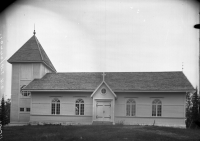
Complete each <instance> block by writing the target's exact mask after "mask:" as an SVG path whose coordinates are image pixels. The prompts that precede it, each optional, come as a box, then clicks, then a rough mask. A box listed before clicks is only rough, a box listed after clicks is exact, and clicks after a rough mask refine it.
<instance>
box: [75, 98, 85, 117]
mask: <svg viewBox="0 0 200 141" xmlns="http://www.w3.org/2000/svg"><path fill="white" fill-rule="evenodd" d="M75 112H76V115H84V101H83V99H77V100H76V105H75Z"/></svg>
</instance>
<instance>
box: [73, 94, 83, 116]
mask: <svg viewBox="0 0 200 141" xmlns="http://www.w3.org/2000/svg"><path fill="white" fill-rule="evenodd" d="M79 99H81V100H83V103H76V101H77V100H79ZM74 103H75V104H74V105H75V108H74V109H75V115H76V116H84V115H85V100H84V99H83V98H76V99H75V102H74ZM76 104H79V113H78V114H76ZM81 104H83V105H84V106H83V115H81Z"/></svg>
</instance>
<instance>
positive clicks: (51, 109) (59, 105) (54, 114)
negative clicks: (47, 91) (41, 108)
mask: <svg viewBox="0 0 200 141" xmlns="http://www.w3.org/2000/svg"><path fill="white" fill-rule="evenodd" d="M54 99H56V98H53V99H52V100H51V115H61V102H60V99H58V98H57V99H58V100H59V102H57V101H56V102H52V101H53V100H54ZM53 103H54V104H55V111H54V112H55V113H54V114H53V113H52V107H53V106H52V104H53ZM57 103H59V114H57V108H58V107H57Z"/></svg>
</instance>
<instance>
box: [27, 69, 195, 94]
mask: <svg viewBox="0 0 200 141" xmlns="http://www.w3.org/2000/svg"><path fill="white" fill-rule="evenodd" d="M105 74H106V76H105V82H106V83H107V84H108V85H109V87H110V88H111V89H112V90H113V91H114V92H117V91H193V90H194V88H193V86H192V85H191V83H190V82H189V80H188V79H187V78H186V76H185V75H184V74H183V72H106V73H105ZM102 81H103V76H102V72H69V73H47V74H46V75H45V76H44V77H43V78H41V79H34V80H33V81H32V82H30V83H29V84H28V85H27V86H26V87H25V88H24V89H23V90H29V91H94V90H95V89H96V88H97V87H98V86H99V85H100V84H101V82H102Z"/></svg>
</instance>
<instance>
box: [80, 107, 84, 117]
mask: <svg viewBox="0 0 200 141" xmlns="http://www.w3.org/2000/svg"><path fill="white" fill-rule="evenodd" d="M80 113H81V115H84V104H81V111H80Z"/></svg>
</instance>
